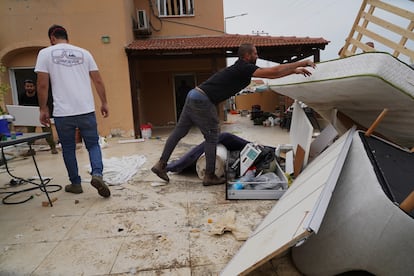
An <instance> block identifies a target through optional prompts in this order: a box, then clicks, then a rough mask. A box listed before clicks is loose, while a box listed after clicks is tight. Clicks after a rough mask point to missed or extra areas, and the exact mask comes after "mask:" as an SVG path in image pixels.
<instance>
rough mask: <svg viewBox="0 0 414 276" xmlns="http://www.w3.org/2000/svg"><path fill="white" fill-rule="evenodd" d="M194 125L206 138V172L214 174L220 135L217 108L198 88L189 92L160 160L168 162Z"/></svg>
mask: <svg viewBox="0 0 414 276" xmlns="http://www.w3.org/2000/svg"><path fill="white" fill-rule="evenodd" d="M192 126H197V127H198V128H199V129H200V131H201V133H202V134H203V136H204V139H205V143H204V152H205V154H206V174H214V171H215V169H216V149H217V143H218V136H219V119H218V114H217V109H216V106H215V105H214V104H213V103H212V102H211V101H210V100H209V99H208V97H207V96H205V95H202V94H200V92H198V91H197V90H196V89H192V90H191V91H190V92H189V93H188V95H187V98H186V100H185V104H184V107H183V111H182V112H181V115H180V119H179V120H178V123H177V126H176V127H175V129H174V130H173V132H172V133H171V135H170V136H169V137H168V139H167V142H166V143H165V147H164V150H163V152H162V155H161V158H160V160H161V161H164V162H168V159H169V158H170V156H171V154H172V152H173V151H174V149H175V147H176V146H177V144H178V142H179V141H180V140H181V138H183V137H184V136H185V135H187V133H188V132H189V131H190V129H191V127H192Z"/></svg>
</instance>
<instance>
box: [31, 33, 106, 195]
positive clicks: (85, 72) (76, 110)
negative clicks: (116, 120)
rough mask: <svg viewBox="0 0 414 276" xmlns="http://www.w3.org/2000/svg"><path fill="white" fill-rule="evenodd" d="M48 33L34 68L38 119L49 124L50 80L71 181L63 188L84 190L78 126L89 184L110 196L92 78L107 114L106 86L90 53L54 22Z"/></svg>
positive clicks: (72, 191)
mask: <svg viewBox="0 0 414 276" xmlns="http://www.w3.org/2000/svg"><path fill="white" fill-rule="evenodd" d="M48 36H49V39H50V43H51V45H52V46H49V47H47V48H44V49H42V50H41V51H40V52H39V54H38V57H37V61H36V67H35V72H36V73H37V89H38V97H39V106H40V122H41V123H42V124H43V125H45V126H50V116H49V108H48V106H47V98H48V89H49V80H50V83H51V88H52V95H53V114H52V116H53V118H54V121H55V126H56V131H57V133H58V136H59V141H60V143H61V145H62V153H63V160H64V161H65V166H66V169H67V171H68V176H69V180H70V182H71V184H70V185H66V186H65V191H66V192H69V193H75V194H80V193H82V192H83V190H82V186H81V177H80V176H79V170H78V163H77V160H76V141H75V131H76V129H79V131H80V134H81V137H82V139H83V141H84V143H85V146H86V148H87V150H88V152H89V160H90V164H91V168H92V180H91V184H92V186H93V187H95V188H96V189H97V190H98V193H99V195H101V196H103V197H109V196H110V195H111V192H110V190H109V188H108V186H107V185H106V184H105V182H104V181H103V179H102V171H103V163H102V152H101V148H100V146H99V142H98V141H99V135H98V129H97V123H96V116H95V103H94V97H93V93H92V87H91V80H92V82H93V84H94V86H95V89H96V92H97V93H98V96H99V98H100V101H101V108H100V111H101V114H102V115H103V116H104V117H108V111H109V110H108V103H107V100H106V92H105V85H104V83H103V80H102V78H101V75H100V73H99V70H98V67H97V65H96V63H95V60H94V59H93V57H92V55H91V54H90V53H89V52H88V51H87V50H85V49H83V48H80V47H77V46H74V45H71V44H69V43H68V41H69V40H68V34H67V32H66V30H65V28H63V27H62V26H59V25H53V26H51V27H50V28H49V31H48Z"/></svg>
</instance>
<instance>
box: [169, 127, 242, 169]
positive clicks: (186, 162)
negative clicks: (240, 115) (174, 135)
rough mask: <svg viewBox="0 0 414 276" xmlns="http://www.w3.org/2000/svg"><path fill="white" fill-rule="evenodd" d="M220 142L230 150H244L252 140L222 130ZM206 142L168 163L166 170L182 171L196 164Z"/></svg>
mask: <svg viewBox="0 0 414 276" xmlns="http://www.w3.org/2000/svg"><path fill="white" fill-rule="evenodd" d="M218 143H219V144H222V145H223V146H225V147H226V149H227V150H228V151H242V150H243V148H244V147H245V146H246V144H248V143H250V142H249V141H247V140H244V139H243V138H241V137H238V136H236V135H234V134H231V133H228V132H222V133H220V135H219V138H218ZM204 144H205V142H202V143H201V144H199V145H197V146H195V147H193V148H192V149H191V150H190V151H188V152H187V153H186V154H184V155H183V156H181V157H180V158H179V159H178V160H174V161H172V162H170V163H169V164H168V165H167V168H166V170H167V171H168V172H177V173H180V172H182V171H183V170H185V169H187V168H189V167H191V166H195V165H196V163H197V160H198V158H199V157H200V156H201V155H202V154H203V153H204Z"/></svg>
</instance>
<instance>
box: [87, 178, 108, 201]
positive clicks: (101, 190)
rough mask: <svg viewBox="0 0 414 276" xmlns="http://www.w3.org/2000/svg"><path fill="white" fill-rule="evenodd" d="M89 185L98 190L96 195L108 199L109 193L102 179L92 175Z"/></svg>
mask: <svg viewBox="0 0 414 276" xmlns="http://www.w3.org/2000/svg"><path fill="white" fill-rule="evenodd" d="M91 185H92V186H93V187H94V188H95V189H97V190H98V194H99V195H100V196H102V197H110V196H111V191H110V190H109V188H108V186H106V184H105V182H104V181H103V179H102V176H99V175H93V176H92V180H91Z"/></svg>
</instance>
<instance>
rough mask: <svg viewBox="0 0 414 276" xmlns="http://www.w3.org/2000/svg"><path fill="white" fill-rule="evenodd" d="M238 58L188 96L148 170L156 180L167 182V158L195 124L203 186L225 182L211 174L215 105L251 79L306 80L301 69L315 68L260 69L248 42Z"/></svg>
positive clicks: (296, 65) (295, 65) (299, 64)
mask: <svg viewBox="0 0 414 276" xmlns="http://www.w3.org/2000/svg"><path fill="white" fill-rule="evenodd" d="M238 56H239V59H238V60H237V61H236V62H235V63H234V64H233V65H231V66H229V67H227V68H225V69H223V70H221V71H219V72H217V73H215V74H214V75H213V76H211V77H210V78H209V79H208V80H206V81H205V82H203V83H202V84H200V85H199V86H197V87H195V88H194V89H192V90H191V91H190V92H189V93H188V95H187V98H186V102H185V104H184V108H183V111H182V113H181V116H180V119H179V120H178V123H177V126H176V127H175V129H174V131H173V132H172V133H171V135H170V136H169V137H168V139H167V142H166V144H165V146H164V150H163V152H162V154H161V158H160V160H159V161H158V162H157V163H156V164H155V165H154V166H153V167H152V168H151V170H152V172H154V173H155V174H156V175H158V177H160V178H162V179H163V180H165V181H167V182H168V181H169V177H168V175H167V170H166V165H167V162H168V159H169V158H170V156H171V154H172V152H173V151H174V149H175V147H176V145H177V144H178V142H179V141H180V140H181V138H183V137H184V136H185V135H187V133H188V131H189V130H190V129H191V127H192V126H193V125H196V126H197V127H198V128H199V129H200V131H201V133H202V134H203V136H204V139H205V144H204V152H205V156H206V169H205V176H204V178H203V185H204V186H210V185H217V184H223V183H224V182H225V179H224V178H223V177H218V176H216V175H215V165H216V164H215V162H216V149H217V143H218V137H219V118H218V114H217V109H216V106H215V105H216V104H218V103H220V102H221V101H224V100H226V99H228V98H230V97H231V96H234V95H235V94H236V93H237V92H239V91H240V90H242V89H243V88H245V87H246V86H248V85H249V84H250V81H251V78H252V77H257V78H268V79H275V78H281V77H284V76H288V75H291V74H303V75H304V76H305V77H306V76H309V75H311V73H310V72H309V71H308V70H307V69H306V68H305V67H307V66H310V67H313V68H314V67H315V64H314V63H313V62H312V61H310V60H303V61H298V62H293V63H287V64H281V65H277V66H273V67H268V68H260V67H258V66H257V65H256V60H257V58H258V55H257V50H256V47H255V46H254V45H253V44H250V43H245V44H241V45H240V47H239V50H238Z"/></svg>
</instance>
